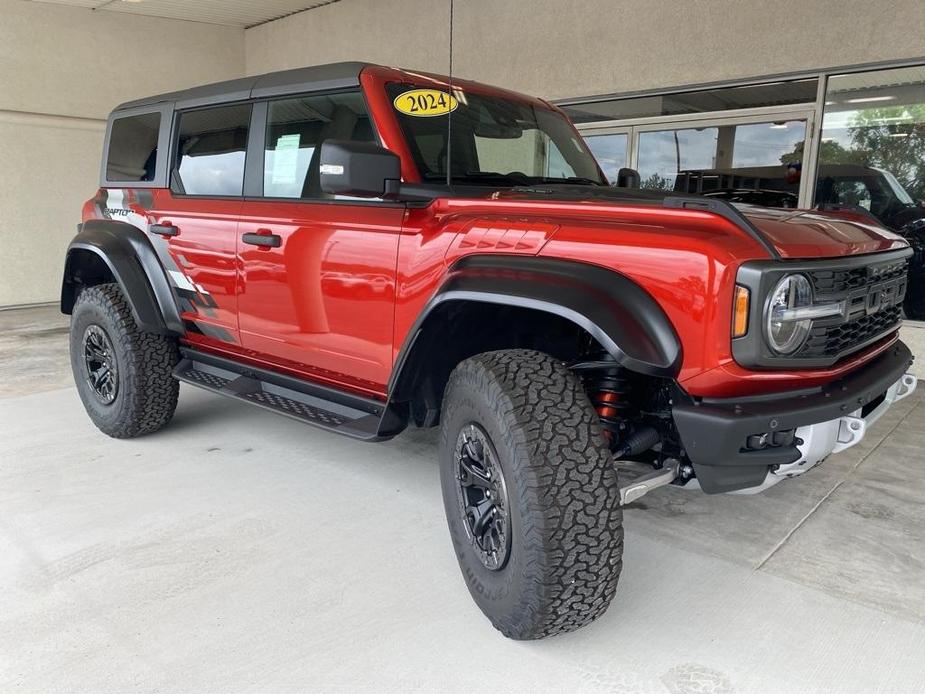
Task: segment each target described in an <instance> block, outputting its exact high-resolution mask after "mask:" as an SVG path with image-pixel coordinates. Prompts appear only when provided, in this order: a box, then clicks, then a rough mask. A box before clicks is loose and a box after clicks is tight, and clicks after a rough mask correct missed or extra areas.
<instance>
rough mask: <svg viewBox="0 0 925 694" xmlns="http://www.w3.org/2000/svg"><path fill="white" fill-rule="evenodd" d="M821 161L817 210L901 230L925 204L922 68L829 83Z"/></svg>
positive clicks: (853, 76) (834, 79)
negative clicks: (844, 208)
mask: <svg viewBox="0 0 925 694" xmlns="http://www.w3.org/2000/svg"><path fill="white" fill-rule="evenodd" d="M818 161H819V165H818V169H817V176H816V187H815V196H814V201H815V203H816V204H837V205H848V206H859V207H863V208H865V209H866V210H868V211H869V212H870V213H871V214H873V215H874V216H875V217H877V218H878V219H879V220H880V221H881V222H883V223H884V224H886V225H887V226H889V227H891V228H894V229H898V228H900V227H901V226H903V220H904V219H905V218H906V217H908V211H909V210H910V209H912V208H914V207H916V206H919V205H920V204H921V201H922V200H925V67H905V68H897V69H893V70H878V71H871V72H857V73H853V74H846V75H833V76H832V77H830V78H829V80H828V85H827V88H826V94H825V115H824V118H823V122H822V138H821V140H820V144H819V157H818Z"/></svg>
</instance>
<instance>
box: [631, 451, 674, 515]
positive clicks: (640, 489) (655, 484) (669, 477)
mask: <svg viewBox="0 0 925 694" xmlns="http://www.w3.org/2000/svg"><path fill="white" fill-rule="evenodd" d="M616 462H620V461H616ZM678 470H679V463H678V461H677V460H670V461H667V462H666V463H665V466H664V467H663V468H661V469H660V470H655V471H654V472H650V473H647V474H645V475H642V476H641V477H637V478H636V479H634V480H633V481H632V482H630V483H629V484H626V485H623V486H621V487H620V505H621V506H626V505H627V504H631V503H633V502H634V501H636V500H637V499H641V498H642V497H644V496H645V495H646V494H648V493H649V492H651V491H652V490H653V489H658V488H659V487H664V486H666V485H669V484H671V483H672V482H674V481H675V480H676V479H677V478H678Z"/></svg>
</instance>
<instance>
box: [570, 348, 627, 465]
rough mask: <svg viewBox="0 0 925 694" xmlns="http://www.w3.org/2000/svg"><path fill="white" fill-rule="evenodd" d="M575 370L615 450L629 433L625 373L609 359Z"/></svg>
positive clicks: (576, 366)
mask: <svg viewBox="0 0 925 694" xmlns="http://www.w3.org/2000/svg"><path fill="white" fill-rule="evenodd" d="M572 368H573V369H575V370H576V371H579V372H580V373H581V375H582V379H583V381H584V384H585V390H586V391H587V393H588V398H589V399H590V400H591V404H592V405H593V406H594V409H595V410H596V411H597V414H598V417H600V420H601V426H603V428H604V437H605V438H606V439H607V443H608V444H609V445H610V448H611V450H613V449H614V448H616V446H617V444H618V443H619V442H620V440H621V439H622V437H623V435H624V432H625V430H626V422H625V420H624V413H625V412H626V410H627V408H628V405H629V403H628V402H627V397H626V396H627V389H628V383H627V380H626V378H625V374H624V371H623V369H622V368H621V367H620V366H618V365H617V364H616V363H615V362H614V361H613V360H610V359H604V360H601V361H587V362H581V363H578V364H575V365H573V366H572Z"/></svg>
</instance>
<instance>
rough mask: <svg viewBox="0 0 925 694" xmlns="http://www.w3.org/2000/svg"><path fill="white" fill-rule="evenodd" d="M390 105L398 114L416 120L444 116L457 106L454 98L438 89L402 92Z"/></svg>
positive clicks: (457, 103)
mask: <svg viewBox="0 0 925 694" xmlns="http://www.w3.org/2000/svg"><path fill="white" fill-rule="evenodd" d="M392 104H393V105H394V106H395V110H397V111H398V112H399V113H404V114H405V115H406V116H414V117H416V118H429V117H431V116H445V115H446V114H448V113H449V112H450V111H455V110H456V107H457V106H459V102H458V101H457V100H456V97H455V96H453V95H452V94H447V93H446V92H441V91H440V90H438V89H412V90H410V91H407V92H402V93H401V94H399V95H398V96H396V97H395V100H394V101H393V102H392Z"/></svg>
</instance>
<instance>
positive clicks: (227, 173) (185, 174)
mask: <svg viewBox="0 0 925 694" xmlns="http://www.w3.org/2000/svg"><path fill="white" fill-rule="evenodd" d="M250 118H251V106H250V104H245V105H237V106H222V107H219V108H207V109H202V110H198V111H187V112H185V113H182V114H180V124H179V131H178V137H177V153H176V157H175V159H174V183H175V186H176V187H178V188H179V191H178V192H180V193H185V194H186V195H212V196H235V195H241V194H242V192H243V189H244V153H245V150H246V149H247V131H248V128H249V125H250Z"/></svg>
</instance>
